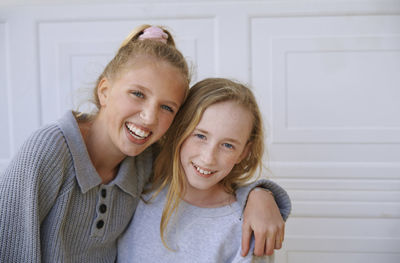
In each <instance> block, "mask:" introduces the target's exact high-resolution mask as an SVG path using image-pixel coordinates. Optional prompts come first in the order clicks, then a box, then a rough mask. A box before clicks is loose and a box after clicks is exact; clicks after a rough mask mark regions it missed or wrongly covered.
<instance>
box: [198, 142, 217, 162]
mask: <svg viewBox="0 0 400 263" xmlns="http://www.w3.org/2000/svg"><path fill="white" fill-rule="evenodd" d="M217 150H218V149H217V147H216V145H214V144H212V143H207V144H205V145H203V146H202V147H201V149H200V153H201V161H202V162H203V163H202V164H204V165H212V164H214V163H215V162H216V158H217Z"/></svg>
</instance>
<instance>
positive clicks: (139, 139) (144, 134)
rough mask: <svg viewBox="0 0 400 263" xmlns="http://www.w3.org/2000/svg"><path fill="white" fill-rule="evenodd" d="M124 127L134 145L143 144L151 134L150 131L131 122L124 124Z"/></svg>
mask: <svg viewBox="0 0 400 263" xmlns="http://www.w3.org/2000/svg"><path fill="white" fill-rule="evenodd" d="M125 127H126V129H127V131H128V132H129V134H130V135H131V137H130V139H132V140H133V141H134V142H135V143H145V142H146V141H147V140H148V139H149V138H150V136H151V135H152V134H153V133H152V132H151V131H150V130H148V129H144V128H143V127H139V126H137V125H135V124H133V123H131V122H126V123H125Z"/></svg>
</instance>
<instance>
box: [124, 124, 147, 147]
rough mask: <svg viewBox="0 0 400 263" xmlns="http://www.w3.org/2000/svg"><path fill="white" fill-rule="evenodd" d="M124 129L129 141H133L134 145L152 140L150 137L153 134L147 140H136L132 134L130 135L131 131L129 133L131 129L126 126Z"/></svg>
mask: <svg viewBox="0 0 400 263" xmlns="http://www.w3.org/2000/svg"><path fill="white" fill-rule="evenodd" d="M124 127H125V134H126V136H127V137H128V139H129V140H130V141H131V142H133V143H135V144H140V145H141V144H145V143H146V142H147V141H148V140H149V139H150V137H151V134H150V135H149V136H147V137H146V138H144V139H138V138H135V137H134V136H133V135H132V134H131V133H130V131H129V129H128V128H127V127H126V126H125V125H124Z"/></svg>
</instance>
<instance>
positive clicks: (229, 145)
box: [222, 143, 233, 149]
mask: <svg viewBox="0 0 400 263" xmlns="http://www.w3.org/2000/svg"><path fill="white" fill-rule="evenodd" d="M222 145H223V146H224V147H226V148H228V149H233V145H232V144H230V143H223V144H222Z"/></svg>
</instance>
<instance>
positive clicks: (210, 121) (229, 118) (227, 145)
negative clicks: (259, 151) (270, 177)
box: [180, 101, 253, 191]
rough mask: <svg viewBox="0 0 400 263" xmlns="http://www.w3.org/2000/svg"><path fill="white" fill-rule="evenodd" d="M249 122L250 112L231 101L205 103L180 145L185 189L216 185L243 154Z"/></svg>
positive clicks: (245, 149)
mask: <svg viewBox="0 0 400 263" xmlns="http://www.w3.org/2000/svg"><path fill="white" fill-rule="evenodd" d="M252 126H253V121H252V114H251V112H250V111H249V110H247V109H246V108H244V107H243V106H240V105H238V104H237V103H236V102H234V101H227V102H221V103H217V104H213V105H211V106H210V107H208V108H207V109H206V110H205V111H204V113H203V116H202V117H201V120H200V122H199V124H198V125H197V126H196V128H195V129H194V131H193V133H192V134H191V135H189V137H188V138H187V139H186V140H185V141H184V142H183V144H182V146H181V150H180V159H181V165H182V167H183V170H184V172H185V174H186V178H187V181H188V186H187V191H191V190H194V189H196V190H201V191H213V190H214V189H218V186H217V184H218V182H219V181H221V180H222V179H223V178H225V177H226V176H227V175H228V174H229V173H230V171H231V170H232V168H233V166H234V165H235V164H237V163H239V162H240V161H241V160H242V159H243V158H245V157H246V156H247V153H248V151H249V148H250V145H249V144H248V143H247V141H248V139H249V136H250V132H251V130H252Z"/></svg>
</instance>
